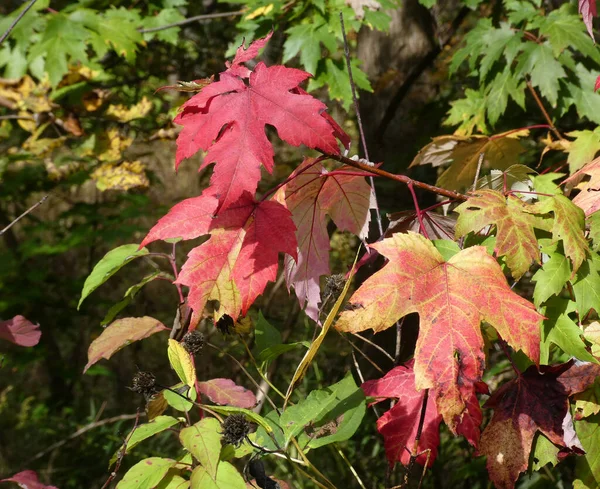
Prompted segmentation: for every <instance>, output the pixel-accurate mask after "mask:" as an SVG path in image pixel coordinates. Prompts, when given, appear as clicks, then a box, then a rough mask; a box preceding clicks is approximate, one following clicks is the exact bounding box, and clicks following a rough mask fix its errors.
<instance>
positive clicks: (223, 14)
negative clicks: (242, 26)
mask: <svg viewBox="0 0 600 489" xmlns="http://www.w3.org/2000/svg"><path fill="white" fill-rule="evenodd" d="M34 1H35V0H34ZM244 12H246V11H245V10H235V11H233V12H217V13H214V14H204V15H196V16H194V17H190V18H188V19H183V20H180V21H178V22H173V23H172V24H165V25H161V26H158V27H149V28H147V29H138V32H141V33H142V34H148V33H150V32H158V31H164V30H166V29H171V28H173V27H180V26H182V25H186V24H191V23H192V22H200V21H203V20H212V19H219V18H222V17H233V16H237V15H242V14H244Z"/></svg>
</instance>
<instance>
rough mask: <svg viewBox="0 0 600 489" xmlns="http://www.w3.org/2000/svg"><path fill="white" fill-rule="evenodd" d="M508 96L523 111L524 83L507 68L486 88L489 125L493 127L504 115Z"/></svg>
mask: <svg viewBox="0 0 600 489" xmlns="http://www.w3.org/2000/svg"><path fill="white" fill-rule="evenodd" d="M509 96H510V97H511V98H512V99H513V100H514V101H515V102H516V103H517V104H519V106H520V107H521V108H522V109H525V83H524V82H523V81H522V80H519V78H518V77H516V76H514V75H513V74H512V72H511V70H510V67H509V66H507V67H506V68H505V69H504V71H503V72H502V73H499V74H498V75H496V77H495V78H494V80H493V81H492V83H490V85H489V86H488V92H487V115H488V119H489V121H490V124H492V125H494V124H495V123H496V122H497V121H498V119H499V118H500V116H501V115H502V114H503V113H504V111H505V110H506V105H507V104H508V97H509Z"/></svg>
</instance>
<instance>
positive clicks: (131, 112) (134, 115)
mask: <svg viewBox="0 0 600 489" xmlns="http://www.w3.org/2000/svg"><path fill="white" fill-rule="evenodd" d="M151 110H152V102H150V100H148V99H147V98H146V97H143V98H142V100H140V101H139V102H138V103H137V104H135V105H132V106H131V107H129V108H127V107H125V106H124V105H110V106H109V107H108V109H106V115H107V116H110V117H113V118H115V119H117V120H118V121H119V122H129V121H132V120H134V119H140V118H142V117H144V116H146V115H147V114H148V112H150V111H151Z"/></svg>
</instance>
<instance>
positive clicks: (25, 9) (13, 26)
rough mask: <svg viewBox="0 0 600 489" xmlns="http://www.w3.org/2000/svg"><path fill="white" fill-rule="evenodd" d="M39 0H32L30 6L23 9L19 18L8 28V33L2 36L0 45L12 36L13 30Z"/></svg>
mask: <svg viewBox="0 0 600 489" xmlns="http://www.w3.org/2000/svg"><path fill="white" fill-rule="evenodd" d="M36 1H37V0H31V1H30V2H29V4H28V5H27V6H26V7H25V8H24V9H23V11H22V12H21V13H20V14H19V15H17V18H16V19H15V20H14V21H13V23H12V24H10V25H9V26H8V29H6V32H5V33H4V34H2V37H0V44H2V43H3V42H4V40H5V39H6V38H7V37H8V36H9V35H10V33H11V32H12V30H13V29H14V28H15V27H16V26H17V24H18V23H19V21H20V20H21V19H22V18H23V17H24V16H25V14H26V13H27V12H28V11H29V9H30V8H31V7H33V4H34V3H35V2H36Z"/></svg>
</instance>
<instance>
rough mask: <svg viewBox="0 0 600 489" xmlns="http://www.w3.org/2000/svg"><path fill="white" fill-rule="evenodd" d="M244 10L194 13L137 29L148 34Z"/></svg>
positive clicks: (239, 12)
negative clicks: (170, 21) (168, 21)
mask: <svg viewBox="0 0 600 489" xmlns="http://www.w3.org/2000/svg"><path fill="white" fill-rule="evenodd" d="M244 12H245V10H234V11H233V12H219V13H216V14H204V15H196V16H195V17H190V18H189V19H183V20H180V21H178V22H173V23H172V24H165V25H161V26H158V27H149V28H148V29H138V32H141V33H142V34H148V33H150V32H158V31H164V30H166V29H171V28H173V27H179V26H182V25H186V24H191V23H192V22H199V21H203V20H212V19H220V18H222V17H231V16H234V15H242V14H243V13H244Z"/></svg>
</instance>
